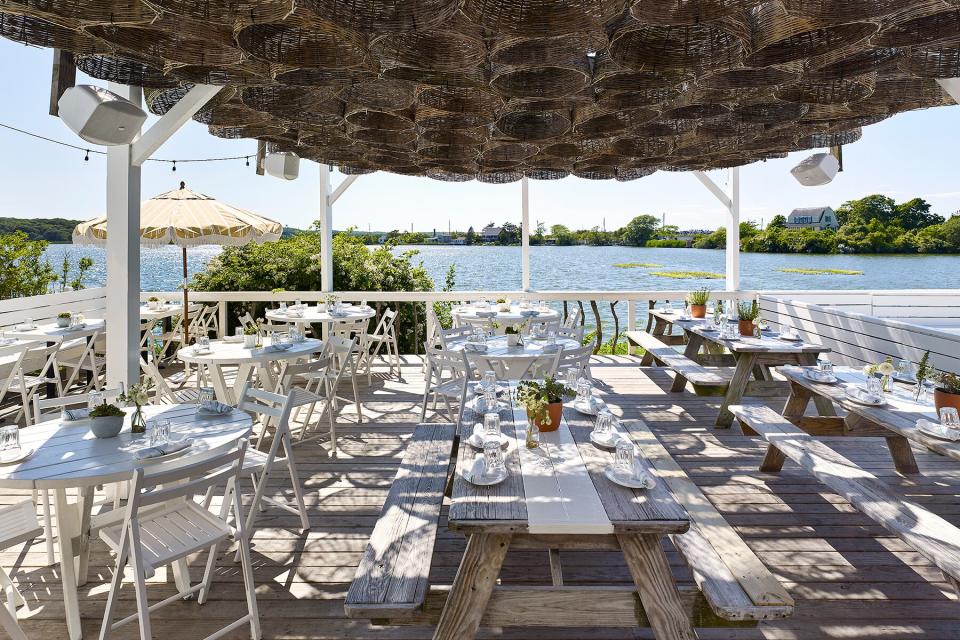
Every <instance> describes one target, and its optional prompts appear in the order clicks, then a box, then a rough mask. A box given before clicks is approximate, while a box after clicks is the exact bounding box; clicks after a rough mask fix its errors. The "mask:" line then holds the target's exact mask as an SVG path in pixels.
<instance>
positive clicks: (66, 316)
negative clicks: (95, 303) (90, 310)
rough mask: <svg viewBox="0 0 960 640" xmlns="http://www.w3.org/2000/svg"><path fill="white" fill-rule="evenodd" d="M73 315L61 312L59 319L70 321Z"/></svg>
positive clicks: (58, 315)
mask: <svg viewBox="0 0 960 640" xmlns="http://www.w3.org/2000/svg"><path fill="white" fill-rule="evenodd" d="M71 315H73V314H71V313H70V312H69V311H61V312H60V313H58V314H57V317H58V318H63V319H64V320H69V319H70V317H71Z"/></svg>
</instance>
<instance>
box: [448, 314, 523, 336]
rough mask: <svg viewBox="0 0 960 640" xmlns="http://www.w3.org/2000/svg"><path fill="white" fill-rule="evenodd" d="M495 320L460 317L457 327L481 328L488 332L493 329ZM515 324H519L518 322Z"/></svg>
mask: <svg viewBox="0 0 960 640" xmlns="http://www.w3.org/2000/svg"><path fill="white" fill-rule="evenodd" d="M494 322H496V319H495V318H474V317H469V316H461V317H460V327H458V328H469V329H470V331H471V332H472V331H473V330H474V329H478V328H479V329H483V330H484V331H487V332H490V331H493V328H494V326H493V323H494ZM517 324H520V323H519V322H518V323H517Z"/></svg>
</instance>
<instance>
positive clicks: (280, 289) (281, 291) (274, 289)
mask: <svg viewBox="0 0 960 640" xmlns="http://www.w3.org/2000/svg"><path fill="white" fill-rule="evenodd" d="M284 291H286V289H284V288H283V287H274V288H273V289H270V293H283V292H284Z"/></svg>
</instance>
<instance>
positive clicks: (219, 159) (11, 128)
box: [0, 122, 250, 171]
mask: <svg viewBox="0 0 960 640" xmlns="http://www.w3.org/2000/svg"><path fill="white" fill-rule="evenodd" d="M0 127H2V128H4V129H7V130H9V131H14V132H16V133H22V134H23V135H25V136H30V137H31V138H37V139H38V140H43V141H45V142H52V143H53V144H58V145H60V146H61V147H67V148H69V149H76V150H77V151H83V160H84V162H89V161H90V154H91V153H94V154H96V155H98V156H105V155H107V152H106V151H98V150H96V149H87V148H84V147H81V146H79V145H75V144H70V143H69V142H64V141H62V140H55V139H54V138H48V137H47V136H42V135H40V134H39V133H33V132H32V131H26V130H25V129H19V128H17V127H14V126H11V125H9V124H4V123H2V122H0ZM229 160H246V163H247V166H248V167H249V166H250V156H223V157H217V158H182V159H178V160H173V159H171V158H147V160H146V161H147V162H169V163H171V164H172V165H173V169H172V170H173V171H176V170H177V163H178V162H180V163H183V162H226V161H229Z"/></svg>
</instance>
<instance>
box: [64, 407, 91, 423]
mask: <svg viewBox="0 0 960 640" xmlns="http://www.w3.org/2000/svg"><path fill="white" fill-rule="evenodd" d="M89 417H90V409H88V408H87V407H81V408H78V409H64V410H63V419H64V420H68V421H70V420H86V419H87V418H89Z"/></svg>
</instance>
